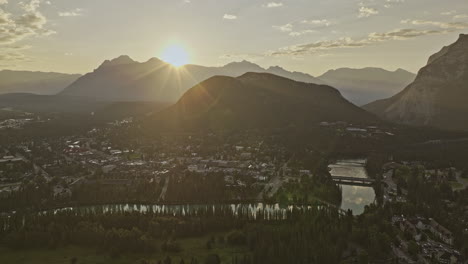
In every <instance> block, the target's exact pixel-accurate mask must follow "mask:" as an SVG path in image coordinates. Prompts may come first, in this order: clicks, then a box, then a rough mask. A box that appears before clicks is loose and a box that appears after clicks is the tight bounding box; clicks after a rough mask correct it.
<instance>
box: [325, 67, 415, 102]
mask: <svg viewBox="0 0 468 264" xmlns="http://www.w3.org/2000/svg"><path fill="white" fill-rule="evenodd" d="M415 77H416V74H414V73H411V72H408V71H406V70H403V69H398V70H396V71H387V70H384V69H381V68H362V69H350V68H340V69H336V70H330V71H327V72H326V73H324V74H323V75H321V76H319V77H318V78H319V79H320V80H322V81H323V82H324V83H326V84H328V85H330V86H333V87H335V88H337V89H338V90H340V92H341V93H342V94H343V96H344V97H346V98H347V99H348V100H350V101H351V102H353V103H355V104H356V105H364V104H367V103H370V102H372V101H375V100H378V99H382V98H387V97H390V96H393V95H395V94H396V93H398V92H400V91H401V90H402V89H403V88H404V87H406V86H407V85H408V84H410V83H411V82H413V81H414V78H415Z"/></svg>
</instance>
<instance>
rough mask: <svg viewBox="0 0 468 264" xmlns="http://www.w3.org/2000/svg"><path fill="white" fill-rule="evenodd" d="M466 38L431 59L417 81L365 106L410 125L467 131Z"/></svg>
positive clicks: (467, 62) (467, 42) (382, 115)
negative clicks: (396, 92) (395, 93)
mask: <svg viewBox="0 0 468 264" xmlns="http://www.w3.org/2000/svg"><path fill="white" fill-rule="evenodd" d="M467 102H468V35H463V34H461V35H460V37H459V39H458V40H457V41H456V42H455V43H453V44H452V45H450V46H447V47H444V48H443V49H442V50H441V51H439V52H438V53H436V54H434V55H432V56H431V57H430V58H429V60H428V64H427V65H426V66H425V67H423V68H422V69H421V70H420V71H419V72H418V75H417V77H416V80H415V81H414V82H413V83H411V84H410V85H408V86H407V87H406V88H405V89H404V90H403V91H401V92H400V93H398V94H397V95H395V96H393V97H390V98H388V99H384V100H379V101H376V102H373V103H370V104H368V105H366V106H364V108H365V109H367V110H369V111H371V112H373V113H375V114H377V115H379V116H381V117H382V118H385V119H388V120H391V121H394V122H399V123H404V124H410V125H418V126H421V125H424V126H433V127H438V128H442V129H453V130H458V129H463V130H468V103H467Z"/></svg>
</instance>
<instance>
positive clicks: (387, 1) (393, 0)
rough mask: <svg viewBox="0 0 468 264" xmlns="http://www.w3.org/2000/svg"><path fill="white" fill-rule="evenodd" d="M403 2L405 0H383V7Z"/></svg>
mask: <svg viewBox="0 0 468 264" xmlns="http://www.w3.org/2000/svg"><path fill="white" fill-rule="evenodd" d="M404 2H405V0H385V4H384V7H385V8H390V7H392V6H393V5H395V4H401V3H404Z"/></svg>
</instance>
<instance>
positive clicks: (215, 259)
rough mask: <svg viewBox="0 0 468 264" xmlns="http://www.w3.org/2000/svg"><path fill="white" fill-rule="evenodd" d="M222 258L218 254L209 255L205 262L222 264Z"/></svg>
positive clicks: (207, 263)
mask: <svg viewBox="0 0 468 264" xmlns="http://www.w3.org/2000/svg"><path fill="white" fill-rule="evenodd" d="M220 263H221V259H220V258H219V256H218V255H217V254H211V255H208V256H207V257H206V259H205V264H220Z"/></svg>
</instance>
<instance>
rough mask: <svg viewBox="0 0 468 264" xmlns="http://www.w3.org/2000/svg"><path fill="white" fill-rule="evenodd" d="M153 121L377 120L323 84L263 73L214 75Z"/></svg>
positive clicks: (244, 124) (277, 123) (250, 124)
mask: <svg viewBox="0 0 468 264" xmlns="http://www.w3.org/2000/svg"><path fill="white" fill-rule="evenodd" d="M152 119H153V121H154V122H155V124H158V125H160V124H166V125H167V124H168V125H170V126H175V127H179V128H186V127H199V128H201V127H203V128H265V127H271V128H277V127H284V126H290V125H294V126H309V125H316V124H317V123H318V122H321V121H347V122H353V123H372V122H377V118H376V117H374V116H373V115H371V114H369V113H367V112H366V111H364V110H362V109H360V108H359V107H357V106H355V105H353V104H352V103H350V102H348V101H347V100H346V99H344V98H343V97H342V96H341V94H340V92H339V91H338V90H336V89H334V88H332V87H329V86H326V85H316V84H310V83H303V82H297V81H293V80H290V79H286V78H283V77H279V76H276V75H272V74H268V73H246V74H244V75H242V76H240V77H237V78H233V77H227V76H215V77H212V78H210V79H208V80H206V81H204V82H201V83H200V84H198V85H196V86H194V87H193V88H191V89H190V90H188V91H187V92H186V93H185V94H184V95H183V96H182V98H181V99H180V100H179V101H178V102H177V103H176V104H175V105H173V106H171V107H170V108H168V109H166V110H164V111H162V112H160V113H157V114H155V115H154V116H153V118H152Z"/></svg>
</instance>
